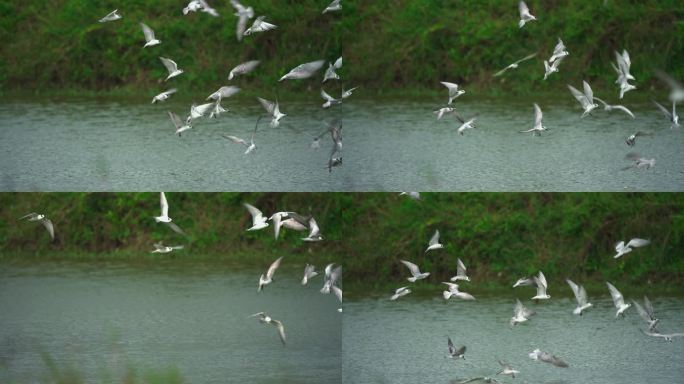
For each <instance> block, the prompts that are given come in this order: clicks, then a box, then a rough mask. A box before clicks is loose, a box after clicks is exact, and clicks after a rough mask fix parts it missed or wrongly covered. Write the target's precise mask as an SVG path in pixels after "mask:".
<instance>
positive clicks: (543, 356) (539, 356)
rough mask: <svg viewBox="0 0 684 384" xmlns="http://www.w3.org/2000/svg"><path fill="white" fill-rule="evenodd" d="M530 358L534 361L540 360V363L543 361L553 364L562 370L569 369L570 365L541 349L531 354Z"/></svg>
mask: <svg viewBox="0 0 684 384" xmlns="http://www.w3.org/2000/svg"><path fill="white" fill-rule="evenodd" d="M529 356H530V358H531V359H532V360H538V361H543V362H545V363H549V364H553V365H555V366H556V367H560V368H567V367H568V364H566V363H565V362H564V361H563V360H561V359H559V358H557V357H556V356H554V355H552V354H550V353H547V352H543V351H541V350H540V349H539V348H537V349H535V350H534V351H532V352H531V353H530V354H529Z"/></svg>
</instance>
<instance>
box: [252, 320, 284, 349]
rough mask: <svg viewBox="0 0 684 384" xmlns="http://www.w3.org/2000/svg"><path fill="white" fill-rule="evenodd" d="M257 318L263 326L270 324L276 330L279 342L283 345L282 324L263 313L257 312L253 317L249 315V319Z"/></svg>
mask: <svg viewBox="0 0 684 384" xmlns="http://www.w3.org/2000/svg"><path fill="white" fill-rule="evenodd" d="M256 316H259V321H260V322H261V323H263V324H270V325H273V326H275V327H276V328H278V336H280V341H282V342H283V345H285V327H284V326H283V323H282V322H280V321H278V320H275V319H272V318H271V317H270V316H268V315H267V314H266V313H265V312H259V313H255V314H253V315H250V316H249V317H256Z"/></svg>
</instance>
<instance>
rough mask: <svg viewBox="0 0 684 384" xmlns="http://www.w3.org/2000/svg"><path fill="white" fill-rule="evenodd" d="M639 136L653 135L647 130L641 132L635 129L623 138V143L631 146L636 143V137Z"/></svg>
mask: <svg viewBox="0 0 684 384" xmlns="http://www.w3.org/2000/svg"><path fill="white" fill-rule="evenodd" d="M641 136H653V134H652V133H647V132H641V131H636V132H634V133H633V134H631V135H629V136H628V137H627V139H625V143H627V145H629V146H630V147H633V146H634V144H636V139H637V137H641Z"/></svg>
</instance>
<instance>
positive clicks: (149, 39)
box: [140, 23, 161, 48]
mask: <svg viewBox="0 0 684 384" xmlns="http://www.w3.org/2000/svg"><path fill="white" fill-rule="evenodd" d="M140 28H142V31H143V35H144V36H145V45H144V46H143V48H147V47H152V46H155V45H159V44H161V40H157V38H155V37H154V31H153V30H152V28H150V27H148V26H147V24H145V23H140Z"/></svg>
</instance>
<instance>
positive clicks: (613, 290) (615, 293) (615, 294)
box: [606, 283, 625, 307]
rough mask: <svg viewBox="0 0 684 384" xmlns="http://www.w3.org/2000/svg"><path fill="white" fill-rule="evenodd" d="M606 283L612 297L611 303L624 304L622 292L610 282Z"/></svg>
mask: <svg viewBox="0 0 684 384" xmlns="http://www.w3.org/2000/svg"><path fill="white" fill-rule="evenodd" d="M606 285H608V290H609V291H610V296H611V297H612V298H613V303H615V306H616V307H621V306H623V305H624V304H625V299H624V297H622V293H620V291H618V290H617V288H615V287H614V286H613V284H611V283H606Z"/></svg>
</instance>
